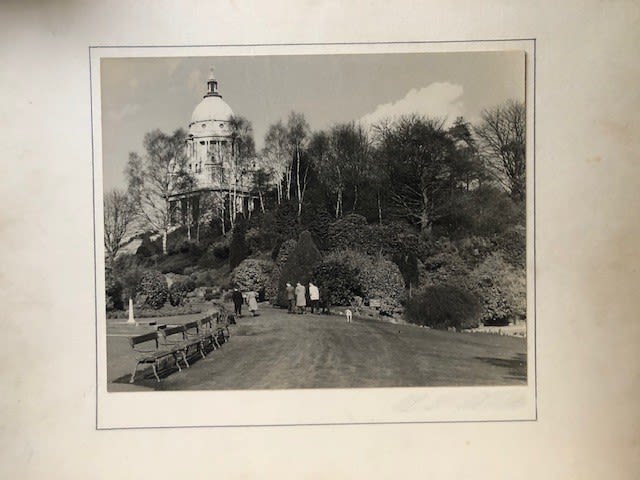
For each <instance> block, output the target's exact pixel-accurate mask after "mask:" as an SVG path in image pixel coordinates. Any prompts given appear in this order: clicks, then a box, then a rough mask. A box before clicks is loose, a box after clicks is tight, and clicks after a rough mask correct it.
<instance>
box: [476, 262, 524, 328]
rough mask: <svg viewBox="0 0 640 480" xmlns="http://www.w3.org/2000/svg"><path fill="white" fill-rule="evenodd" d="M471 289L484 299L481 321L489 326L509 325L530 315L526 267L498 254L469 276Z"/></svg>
mask: <svg viewBox="0 0 640 480" xmlns="http://www.w3.org/2000/svg"><path fill="white" fill-rule="evenodd" d="M469 285H470V288H471V290H472V291H473V292H474V293H476V295H477V296H478V297H480V298H481V299H482V308H481V315H480V320H481V321H482V322H483V323H485V324H487V325H506V324H508V323H509V321H510V320H511V319H514V318H517V317H519V318H524V317H525V316H526V302H527V289H526V276H525V271H524V269H517V268H514V267H513V266H511V265H509V264H508V263H507V262H506V261H505V260H504V258H503V257H502V256H501V255H500V254H499V253H494V254H492V255H491V256H489V257H488V258H487V259H486V260H485V261H484V262H482V263H481V264H480V265H479V266H478V267H477V268H476V269H474V270H473V271H472V272H471V274H470V276H469Z"/></svg>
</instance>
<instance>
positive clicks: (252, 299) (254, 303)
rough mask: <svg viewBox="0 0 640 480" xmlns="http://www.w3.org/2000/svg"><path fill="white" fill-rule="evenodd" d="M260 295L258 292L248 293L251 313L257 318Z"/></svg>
mask: <svg viewBox="0 0 640 480" xmlns="http://www.w3.org/2000/svg"><path fill="white" fill-rule="evenodd" d="M257 297H258V294H257V293H256V292H253V291H251V292H247V301H248V302H249V311H250V312H251V315H253V316H254V317H255V316H256V312H257V311H258V300H257Z"/></svg>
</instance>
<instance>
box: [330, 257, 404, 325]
mask: <svg viewBox="0 0 640 480" xmlns="http://www.w3.org/2000/svg"><path fill="white" fill-rule="evenodd" d="M325 262H335V263H338V264H341V265H344V266H346V267H348V268H349V269H351V270H353V271H355V272H356V276H357V279H358V280H357V283H358V285H359V286H360V289H361V292H362V296H364V297H365V298H367V299H371V298H376V299H380V300H381V302H382V304H383V305H384V308H385V311H387V312H388V313H392V312H395V311H400V310H401V309H402V305H401V302H402V300H403V298H404V294H405V288H404V279H403V277H402V273H401V272H400V269H399V268H398V266H397V265H396V264H395V263H393V262H391V261H389V260H386V259H385V258H382V257H372V256H370V255H366V254H364V253H361V252H358V251H356V250H340V251H336V252H331V253H330V254H328V255H327V256H326V258H325Z"/></svg>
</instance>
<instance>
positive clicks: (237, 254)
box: [229, 217, 249, 270]
mask: <svg viewBox="0 0 640 480" xmlns="http://www.w3.org/2000/svg"><path fill="white" fill-rule="evenodd" d="M246 233H247V225H246V222H245V221H244V218H243V217H238V218H237V220H236V224H235V226H234V227H233V235H232V236H231V244H230V245H229V267H230V268H231V270H233V269H234V268H236V267H237V266H238V265H239V264H240V262H242V261H243V260H244V259H245V258H247V256H248V255H249V247H247V241H246V238H245V234H246Z"/></svg>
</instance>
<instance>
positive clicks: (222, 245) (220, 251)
mask: <svg viewBox="0 0 640 480" xmlns="http://www.w3.org/2000/svg"><path fill="white" fill-rule="evenodd" d="M211 251H212V253H213V255H214V256H215V257H216V258H219V259H220V260H226V259H227V258H229V240H228V239H227V238H226V237H223V238H222V240H219V241H217V242H215V243H214V244H213V245H212V246H211Z"/></svg>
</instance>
